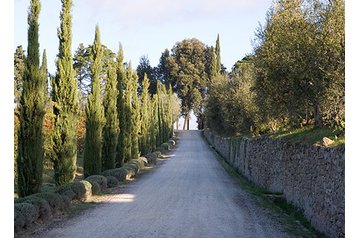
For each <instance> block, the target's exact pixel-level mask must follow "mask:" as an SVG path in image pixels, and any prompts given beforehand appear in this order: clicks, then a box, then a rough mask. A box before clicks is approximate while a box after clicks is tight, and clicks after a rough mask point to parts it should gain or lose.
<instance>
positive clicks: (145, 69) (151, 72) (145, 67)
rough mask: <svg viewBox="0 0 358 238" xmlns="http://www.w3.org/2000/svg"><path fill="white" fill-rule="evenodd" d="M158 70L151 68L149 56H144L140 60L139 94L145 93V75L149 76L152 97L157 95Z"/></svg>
mask: <svg viewBox="0 0 358 238" xmlns="http://www.w3.org/2000/svg"><path fill="white" fill-rule="evenodd" d="M155 71H156V69H155V68H152V66H150V61H149V59H148V56H144V55H143V56H142V57H140V59H139V65H138V66H137V74H138V92H139V94H142V92H143V80H144V75H147V78H148V80H149V92H150V94H151V95H153V94H154V93H155V90H156V81H157V79H156V72H155Z"/></svg>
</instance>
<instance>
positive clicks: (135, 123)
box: [131, 72, 141, 159]
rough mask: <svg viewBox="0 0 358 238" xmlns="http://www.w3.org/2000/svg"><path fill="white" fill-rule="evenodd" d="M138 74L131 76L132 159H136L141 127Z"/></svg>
mask: <svg viewBox="0 0 358 238" xmlns="http://www.w3.org/2000/svg"><path fill="white" fill-rule="evenodd" d="M137 88H138V75H137V72H134V73H133V76H132V88H131V89H132V139H131V142H132V147H131V150H132V151H131V155H132V159H138V154H139V133H140V128H141V125H140V123H141V121H140V108H139V107H140V103H139V100H138V91H137Z"/></svg>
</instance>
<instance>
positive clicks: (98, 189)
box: [86, 180, 101, 195]
mask: <svg viewBox="0 0 358 238" xmlns="http://www.w3.org/2000/svg"><path fill="white" fill-rule="evenodd" d="M86 181H88V182H90V183H91V185H92V188H91V190H92V195H97V194H100V193H101V186H99V184H98V183H97V182H95V181H92V180H86Z"/></svg>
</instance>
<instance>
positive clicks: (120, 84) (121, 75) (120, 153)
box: [116, 45, 126, 167]
mask: <svg viewBox="0 0 358 238" xmlns="http://www.w3.org/2000/svg"><path fill="white" fill-rule="evenodd" d="M123 58H124V57H123V49H122V46H121V45H120V46H119V50H118V54H117V62H116V63H117V68H116V70H117V89H118V96H117V113H118V117H119V118H118V120H119V128H120V131H119V135H118V145H117V155H116V167H121V166H122V165H123V163H124V158H125V154H124V151H125V141H124V140H125V131H126V128H125V125H126V115H125V101H124V91H123V88H124V82H125V81H126V71H125V68H124V65H123Z"/></svg>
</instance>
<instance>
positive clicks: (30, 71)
mask: <svg viewBox="0 0 358 238" xmlns="http://www.w3.org/2000/svg"><path fill="white" fill-rule="evenodd" d="M40 11H41V4H40V1H39V0H32V1H31V2H30V8H29V14H28V25H29V28H28V46H27V58H26V60H25V67H24V68H23V69H22V68H21V60H22V59H23V58H22V57H23V56H22V52H21V48H20V49H18V55H19V57H18V58H17V60H18V61H20V62H18V61H17V62H18V64H17V65H18V66H19V69H18V70H19V71H18V73H19V75H17V77H15V79H16V78H17V79H19V80H21V78H22V91H21V97H20V105H19V121H20V124H19V134H18V148H17V152H18V155H17V178H18V183H17V186H18V193H19V195H20V196H21V197H24V196H27V195H30V194H33V193H36V192H38V191H39V189H40V186H41V184H42V169H43V166H42V161H43V156H44V149H43V141H44V139H43V134H42V128H43V126H42V124H43V119H44V115H45V82H46V75H45V74H44V72H43V71H42V70H41V68H40V53H39V39H38V38H39V33H38V31H39V23H38V19H39V15H40ZM15 63H16V62H15ZM21 73H23V77H22V76H21V75H20V74H21ZM19 85H21V84H19Z"/></svg>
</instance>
